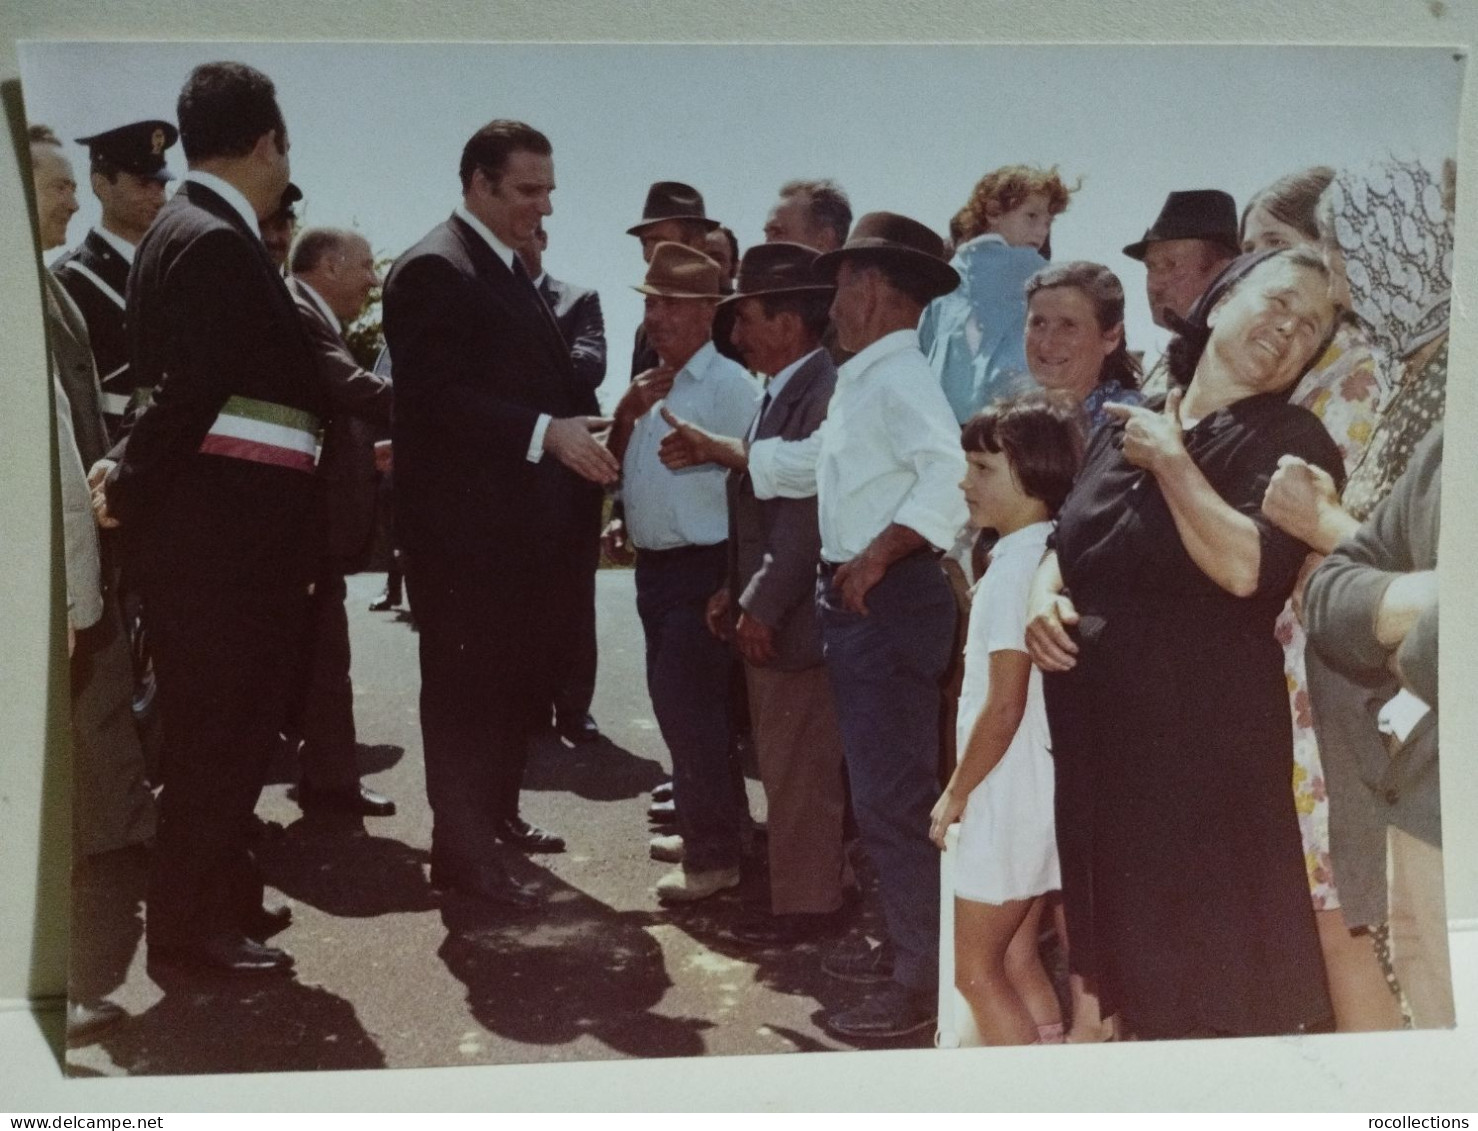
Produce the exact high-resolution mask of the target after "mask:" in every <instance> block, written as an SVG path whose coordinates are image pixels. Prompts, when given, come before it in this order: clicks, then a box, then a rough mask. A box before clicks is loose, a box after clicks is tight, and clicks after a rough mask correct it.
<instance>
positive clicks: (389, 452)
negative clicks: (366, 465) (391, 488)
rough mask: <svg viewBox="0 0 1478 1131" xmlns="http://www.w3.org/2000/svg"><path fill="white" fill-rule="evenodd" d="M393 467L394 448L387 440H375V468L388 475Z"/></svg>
mask: <svg viewBox="0 0 1478 1131" xmlns="http://www.w3.org/2000/svg"><path fill="white" fill-rule="evenodd" d="M394 467H395V449H394V448H393V446H392V445H391V443H390V441H389V440H376V441H375V470H376V471H378V472H379V473H380V474H381V475H388V474H389V473H390V472H391V470H393V469H394Z"/></svg>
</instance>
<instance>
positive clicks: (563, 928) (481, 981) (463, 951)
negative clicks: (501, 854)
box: [437, 862, 713, 1056]
mask: <svg viewBox="0 0 1478 1131" xmlns="http://www.w3.org/2000/svg"><path fill="white" fill-rule="evenodd" d="M510 871H511V872H513V873H514V874H515V876H516V878H517V879H519V880H521V881H527V880H529V879H531V878H533V874H537V876H538V877H539V880H540V882H539V890H540V894H541V895H542V897H543V900H544V902H543V903H542V905H541V906H540V907H539V909H538V910H537V911H534V912H532V913H522V914H517V913H510V912H507V911H500V910H497V909H493V908H489V907H487V906H486V905H481V904H477V903H474V902H472V901H467V900H461V899H456V898H452V899H449V900H448V901H447V902H446V904H445V905H444V907H443V909H442V923H443V924H444V925H445V927H446V929H447V937H446V940H445V941H444V942H443V943H442V945H441V948H440V949H439V950H438V951H437V955H438V957H440V958H441V960H442V961H443V962H445V963H446V966H447V969H448V970H449V971H450V972H451V973H452V974H453V975H454V976H455V977H456V978H457V979H458V980H459V981H461V982H462V984H463V985H465V986H466V987H467V1006H468V1009H469V1011H470V1012H471V1014H472V1016H473V1017H474V1018H476V1020H477V1021H478V1023H479V1024H481V1025H482V1026H483V1027H484V1028H486V1029H488V1030H489V1031H490V1032H492V1033H496V1034H498V1035H499V1036H501V1037H504V1038H507V1039H508V1040H512V1041H517V1042H519V1043H522V1044H528V1045H544V1046H560V1045H566V1044H569V1043H570V1042H572V1041H575V1040H577V1039H578V1038H580V1037H582V1036H589V1037H593V1038H594V1039H596V1040H598V1041H600V1042H601V1043H603V1044H605V1045H607V1046H608V1047H609V1048H611V1049H612V1050H613V1051H615V1052H618V1053H621V1054H623V1055H626V1056H698V1055H701V1054H702V1053H703V1052H704V1051H706V1050H705V1045H704V1040H703V1033H704V1031H705V1030H707V1029H711V1028H713V1023H712V1022H711V1021H707V1020H705V1019H703V1018H701V1017H668V1016H665V1015H663V1014H660V1013H655V1012H653V1007H655V1006H656V1005H657V1004H658V1003H659V1002H661V1001H662V999H663V996H664V995H665V994H666V993H667V991H668V990H669V989H670V988H671V987H672V984H673V983H672V980H671V978H669V977H668V974H667V969H666V966H665V965H664V963H663V957H662V948H661V946H660V945H659V943H658V941H657V939H656V938H654V937H653V935H652V934H651V933H650V931H649V928H651V927H654V926H658V925H660V924H662V923H664V922H665V921H666V919H665V917H664V916H662V915H660V914H655V913H652V912H645V911H629V912H618V911H616V910H615V909H614V908H611V907H609V906H607V905H606V904H604V903H601V902H599V901H598V900H595V899H592V898H590V897H589V896H588V895H586V894H585V893H583V892H581V891H579V890H577V889H575V888H572V887H570V886H569V885H567V884H564V883H560V882H559V881H557V880H555V879H554V878H553V877H552V876H550V875H549V874H548V873H546V872H543V870H542V869H538V868H537V867H535V866H533V865H528V866H526V867H525V868H520V867H519V866H518V865H517V863H516V862H510Z"/></svg>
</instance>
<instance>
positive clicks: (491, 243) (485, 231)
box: [453, 204, 550, 463]
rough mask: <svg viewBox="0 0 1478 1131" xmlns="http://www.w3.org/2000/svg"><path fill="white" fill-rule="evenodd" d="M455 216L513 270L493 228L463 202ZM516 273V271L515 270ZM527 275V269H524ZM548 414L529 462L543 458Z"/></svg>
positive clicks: (537, 428)
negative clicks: (465, 223) (463, 221)
mask: <svg viewBox="0 0 1478 1131" xmlns="http://www.w3.org/2000/svg"><path fill="white" fill-rule="evenodd" d="M453 211H455V212H456V214H457V216H459V217H460V218H461V219H463V220H465V221H466V222H467V226H468V227H469V228H471V229H472V230H473V231H474V232H476V233H477V234H478V235H479V236H481V237H482V239H483V242H484V243H485V244H487V245H488V247H490V248H492V249H493V254H494V255H496V256H497V257H498V258H499V259H501V260H502V261H503V266H504V267H507V268H508V270H510V271H513V270H514V266H513V256H514V251H513V249H512V248H511V247H509V246H508V245H507V244H506V243H504V242H503V241H502V240H500V239H499V238H498V237H497V236H495V235H493V230H492V229H491V228H489V227H488V226H487V225H486V224H484V223H483V222H482V221H481V220H479V219H478V218H477V217H476V216H474V215H473V214H472V213H471V212H470V211H468V208H467V206H466V205H465V204H459V205H457V207H456V208H455V209H454V210H453ZM515 273H516V272H515ZM524 274H525V276H527V274H528V271H527V270H525V271H524ZM549 421H550V416H549V414H548V413H547V412H541V413H540V414H539V418H538V419H537V420H535V421H534V432H533V435H531V436H530V437H529V450H528V451H527V452H526V453H524V454H525V456H526V457H527V459H528V461H529V462H530V463H538V462H539V461H540V460H541V459H543V458H544V433H545V432H547V431H549Z"/></svg>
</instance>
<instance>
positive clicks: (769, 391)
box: [744, 347, 821, 440]
mask: <svg viewBox="0 0 1478 1131" xmlns="http://www.w3.org/2000/svg"><path fill="white" fill-rule="evenodd" d="M820 352H821V349H820V348H819V347H818V348H816V349H813V350H812V351H811V352H810V353H808V354H806V355H805V357H798V358H796V359H795V360H794V361H792V362H791V363H790V364H789V365H787V366H786V367H785V368H784V369H782V370H781V371H780V372H779V373H777V374H775V376H773V377H771V378H770V383H769V384H768V385H766V386H765V394H764V395H765V396H766V397H767V398H768V399H769V402H770V403H769V405H768V406H764V405H763V402H762V411H763V412H768V411H769V410H770V409H771V408H774V407H775V402H776V401H778V400H779V399H780V393H781V391H782V390H783V389H784V388H785V386H786V385H787V384H788V383H789V382H790V378H791V375H792V374H793V373H795V371H796V370H797V369H799V368H800V367H801V366H803V365H805V364H806V362H808V361H810V360H811V359H812V358H813V357H815V356H816V355H817V354H818V353H820ZM760 416H761V413H759V412H757V413H755V414H754V423H753V424H751V425H750V426H749V431H748V432H746V433H745V434H744V438H745V439H746V440H753V439H754V434H755V433H756V432H758V431H759V427H760Z"/></svg>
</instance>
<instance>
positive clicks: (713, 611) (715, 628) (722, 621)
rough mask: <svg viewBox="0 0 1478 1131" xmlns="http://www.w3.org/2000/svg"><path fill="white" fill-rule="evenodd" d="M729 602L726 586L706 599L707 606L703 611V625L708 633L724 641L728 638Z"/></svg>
mask: <svg viewBox="0 0 1478 1131" xmlns="http://www.w3.org/2000/svg"><path fill="white" fill-rule="evenodd" d="M729 601H730V597H729V587H728V586H727V585H726V586H724V587H723V588H722V589H719V590H716V591H715V592H714V594H713V596H712V597H710V598H708V605H707V606H706V607H705V608H704V610H703V623H704V624H706V625H707V626H708V631H709V632H711V633H713V634H714V635H715V636H717V637H718V638H719V639H720V640H725V641H726V640H728V639H729V636H730V633H729Z"/></svg>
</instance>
